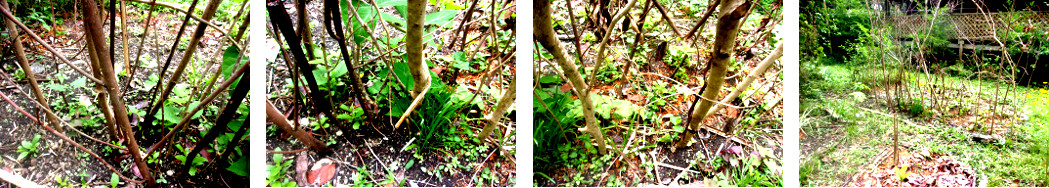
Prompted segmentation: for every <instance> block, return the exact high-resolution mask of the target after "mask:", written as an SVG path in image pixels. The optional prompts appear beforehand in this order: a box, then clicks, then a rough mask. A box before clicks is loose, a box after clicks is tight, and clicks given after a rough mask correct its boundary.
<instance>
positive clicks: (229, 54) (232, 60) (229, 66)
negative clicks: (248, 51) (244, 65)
mask: <svg viewBox="0 0 1049 188" xmlns="http://www.w3.org/2000/svg"><path fill="white" fill-rule="evenodd" d="M238 56H240V48H237V46H230V47H229V48H226V51H225V52H223V53H222V77H223V78H226V79H229V76H230V74H232V73H233V68H234V67H233V66H234V65H236V64H237V57H238ZM245 61H247V59H243V58H242V59H241V62H245Z"/></svg>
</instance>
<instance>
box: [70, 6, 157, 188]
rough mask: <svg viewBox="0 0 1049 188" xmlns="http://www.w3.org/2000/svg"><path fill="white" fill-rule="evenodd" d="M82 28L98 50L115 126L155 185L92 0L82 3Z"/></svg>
mask: <svg viewBox="0 0 1049 188" xmlns="http://www.w3.org/2000/svg"><path fill="white" fill-rule="evenodd" d="M83 4H84V5H83V6H84V9H83V11H84V15H85V16H84V28H86V31H87V34H88V35H89V37H87V39H88V40H92V42H93V44H94V46H95V50H96V51H97V52H98V54H99V56H98V59H99V60H100V61H99V62H98V63H99V65H101V66H100V67H101V68H102V70H101V72H102V73H103V76H105V79H106V82H105V85H106V93H107V95H109V102H110V104H112V105H111V106H112V108H111V109H112V110H113V116H114V117H115V120H116V124H117V126H120V128H121V129H123V131H124V135H125V136H124V137H125V139H126V140H127V143H128V149H129V150H130V151H129V152H130V153H131V156H132V159H134V161H135V166H137V167H138V170H139V172H141V174H142V178H143V179H145V181H146V184H147V185H148V186H150V187H155V186H156V184H157V182H156V180H154V179H153V174H152V171H150V170H149V166H147V164H146V162H145V160H144V159H145V158H144V157H143V156H142V153H140V151H139V147H138V142H137V141H135V133H134V132H132V130H131V122H130V120H129V119H128V114H127V106H126V105H125V104H124V98H123V94H122V93H121V92H120V85H119V82H117V75H116V74H117V73H116V71H114V70H113V63H112V59H109V56H107V54H109V53H110V52H109V51H107V49H105V46H104V45H105V41H104V40H105V36H103V35H102V19H100V18H99V16H98V14H96V12H98V7H97V5H96V3H95V1H94V0H85V1H84V3H83Z"/></svg>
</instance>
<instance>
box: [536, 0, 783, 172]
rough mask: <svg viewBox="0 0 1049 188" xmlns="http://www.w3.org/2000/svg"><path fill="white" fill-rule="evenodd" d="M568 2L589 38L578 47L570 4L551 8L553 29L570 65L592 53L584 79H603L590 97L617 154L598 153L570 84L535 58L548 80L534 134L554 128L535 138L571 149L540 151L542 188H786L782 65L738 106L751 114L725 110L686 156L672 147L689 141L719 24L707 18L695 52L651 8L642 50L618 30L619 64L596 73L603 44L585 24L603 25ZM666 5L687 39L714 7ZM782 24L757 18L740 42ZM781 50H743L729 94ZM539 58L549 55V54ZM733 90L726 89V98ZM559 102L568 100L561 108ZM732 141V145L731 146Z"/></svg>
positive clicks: (614, 47) (612, 48)
mask: <svg viewBox="0 0 1049 188" xmlns="http://www.w3.org/2000/svg"><path fill="white" fill-rule="evenodd" d="M567 3H572V6H573V7H574V10H575V12H574V15H575V16H576V17H577V18H576V21H577V24H579V25H580V30H581V31H584V32H583V33H580V36H581V38H580V39H575V37H574V34H573V33H572V29H571V24H570V23H569V22H568V20H569V19H568V17H569V16H570V15H569V13H568V11H567V9H566V7H567V5H566V2H564V1H558V2H554V3H553V4H552V7H553V8H554V10H555V11H554V12H553V13H554V18H555V19H554V20H561V21H564V22H563V23H560V24H558V25H556V26H555V28H554V30H555V32H556V34H557V36H558V38H559V39H561V42H562V44H563V46H564V47H565V48H566V49H565V53H566V55H568V56H569V57H571V58H569V60H570V61H574V60H575V59H577V58H579V57H578V56H577V50H576V46H575V44H574V43H575V41H574V40H578V41H579V43H580V47H582V48H583V49H585V50H583V52H582V55H583V56H584V58H583V59H584V61H583V63H582V64H580V65H579V66H580V67H583V68H581V69H583V70H584V71H583V75H584V77H589V75H588V73H590V72H597V73H596V74H597V76H596V79H597V81H595V82H594V85H592V86H591V87H592V88H594V89H593V91H592V92H591V95H592V99H593V100H594V103H595V104H594V105H595V111H596V112H597V118H598V119H599V120H600V122H601V124H600V125H601V126H602V130H603V131H604V134H605V136H606V139H608V140H610V141H612V142H610V143H609V144H612V146H611V147H612V149H610V150H609V152H610V154H607V155H599V154H597V151H596V148H595V147H594V146H593V144H592V143H591V141H590V140H591V138H590V137H589V135H586V134H583V133H580V132H578V131H575V130H576V128H581V127H583V126H584V124H585V121H584V120H583V119H582V113H581V112H580V111H579V110H578V108H579V102H578V100H576V99H577V97H575V96H574V95H572V94H570V92H569V91H570V90H569V89H570V88H571V86H569V85H568V83H567V81H564V80H563V79H564V78H563V77H561V76H559V74H560V69H559V68H557V67H556V65H555V64H554V63H553V62H551V61H552V60H551V59H544V58H538V57H537V64H536V65H535V67H536V68H538V69H540V70H539V71H541V72H542V74H540V75H536V76H537V77H540V78H539V82H538V84H539V87H537V88H536V89H535V90H534V91H535V92H536V93H538V94H539V96H538V97H536V98H535V99H534V100H535V102H533V103H534V104H533V107H534V108H536V110H535V113H536V115H535V118H536V119H537V120H535V121H536V122H537V125H536V126H537V127H536V129H540V130H537V131H542V129H544V128H543V127H547V126H548V127H553V128H552V129H550V128H546V129H550V130H551V131H552V132H553V133H549V134H552V136H550V137H547V136H545V135H542V134H537V135H535V136H533V137H535V139H537V140H539V139H545V140H543V141H549V142H557V141H555V140H558V139H563V140H567V142H565V143H563V144H561V145H557V146H548V147H551V148H550V149H549V151H547V152H544V151H536V155H537V157H536V162H535V166H534V167H533V168H534V170H535V171H536V175H535V176H534V181H535V182H536V184H535V185H536V186H644V185H690V186H696V185H698V186H719V185H720V186H728V185H737V186H747V185H750V186H775V185H778V184H777V183H776V182H779V181H780V180H779V179H780V173H781V169H780V167H779V165H780V162H779V159H780V157H781V156H782V148H781V145H782V130H781V128H782V105H781V103H780V100H779V99H777V97H779V96H780V92H781V91H782V85H781V84H780V80H781V79H780V78H781V77H780V73H779V72H780V71H779V70H780V68H779V67H780V66H779V64H774V65H773V66H772V67H771V68H769V70H768V71H767V72H766V73H765V74H764V75H761V76H760V77H758V78H757V79H756V80H755V81H754V83H753V84H751V85H750V88H751V89H747V91H746V92H744V94H743V95H741V98H740V100H736V101H733V105H737V106H745V107H748V108H745V109H736V108H732V107H727V108H725V109H724V110H722V111H720V112H719V113H717V114H716V115H715V116H713V117H708V118H707V119H706V120H704V122H703V123H702V124H703V125H704V126H706V127H709V128H710V129H703V130H701V131H700V132H699V135H697V138H696V139H697V141H696V142H695V143H693V144H692V145H691V146H690V147H687V148H681V149H671V148H674V147H673V144H674V143H675V142H676V141H678V140H679V139H680V137H681V134H680V133H681V132H682V127H681V126H683V125H684V124H685V121H686V118H687V117H688V111H689V109H690V108H689V107H690V105H691V104H693V102H694V100H695V98H694V97H693V95H694V93H698V92H699V90H700V88H702V86H703V77H704V76H705V73H704V72H702V70H701V69H702V67H704V66H706V64H704V63H702V62H705V61H706V59H709V57H706V56H707V54H709V48H711V46H709V45H710V44H708V43H712V41H713V39H712V38H713V35H714V31H713V29H712V28H714V27H713V25H714V23H715V22H716V19H714V18H713V17H712V18H710V19H709V20H707V22H706V24H707V25H706V26H705V27H704V28H705V29H704V30H702V32H697V33H696V35H699V36H700V40H704V41H706V42H698V44H697V47H693V46H690V45H689V43H688V42H684V41H679V40H676V39H677V38H678V37H679V36H675V35H674V34H673V33H672V32H671V31H670V29H669V28H668V27H666V26H665V25H666V24H665V23H664V21H663V20H662V17H661V15H660V14H659V10H657V9H656V8H655V7H656V6H655V5H651V11H650V12H649V13H648V15H647V17H646V20H645V22H644V23H645V24H644V25H645V28H644V29H645V34H644V36H643V40H644V42H638V41H634V40H635V38H634V37H635V35H636V33H637V32H636V31H635V30H632V29H633V28H630V29H625V30H627V31H626V32H625V33H623V32H621V31H620V29H623V28H622V27H620V28H617V29H616V31H615V34H614V35H616V36H617V37H611V38H610V42H609V52H607V53H608V56H609V58H610V59H615V60H614V61H610V62H608V63H606V64H605V67H596V68H595V66H597V65H595V64H596V63H595V62H596V61H594V60H592V59H593V58H596V57H597V54H598V52H597V51H598V41H600V38H598V37H596V36H595V33H596V32H594V30H596V29H595V27H594V26H593V25H588V24H587V23H590V21H591V20H590V19H595V17H594V16H587V15H585V12H584V11H582V10H584V9H586V10H589V9H590V8H592V7H588V6H594V5H593V4H589V3H587V2H586V1H567ZM624 4H625V2H623V1H619V2H615V1H614V2H612V5H610V6H609V7H614V8H610V9H609V11H610V12H611V13H612V14H615V13H616V11H619V9H620V8H621V7H623V6H625V5H624ZM770 4H771V3H770ZM662 6H665V7H666V9H667V11H668V12H669V14H671V15H669V17H670V18H672V19H673V20H675V24H676V26H675V27H677V29H678V30H680V31H681V32H688V30H689V29H690V28H691V27H692V26H694V25H695V24H697V22H698V20H699V18H698V17H699V16H701V15H702V12H703V11H705V9H706V8H705V7H702V6H699V7H696V6H694V5H692V6H689V3H685V2H669V3H664V4H663V5H662ZM757 6H763V5H757ZM641 7H644V2H643V1H638V3H637V4H635V5H634V9H632V10H633V12H632V16H630V19H639V18H637V15H639V14H640V11H641V10H642V8H641ZM700 8H701V10H695V9H700ZM763 8H765V9H770V8H772V7H771V5H769V6H766V7H763ZM690 9H692V10H690ZM697 12H698V13H697ZM691 13H696V14H695V15H690V14H691ZM776 17H777V16H772V17H770V16H767V15H761V14H760V13H756V12H755V13H753V14H752V15H750V17H748V20H746V21H744V22H743V23H744V24H742V25H743V26H742V27H743V30H746V31H748V32H749V33H750V34H748V32H741V36H739V40H747V39H757V38H761V37H757V36H756V35H757V34H759V33H762V32H757V31H754V30H757V28H758V27H759V26H760V24H762V23H764V22H762V21H764V19H766V18H776ZM635 21H636V20H635ZM631 23H636V22H631ZM615 24H619V23H615ZM624 26H625V24H624ZM631 27H633V26H631ZM766 29H768V28H766ZM762 31H765V30H762ZM769 33H770V36H775V35H776V34H774V33H776V32H774V31H771V29H769ZM772 38H775V37H772ZM635 45H636V46H637V47H639V50H638V52H637V53H638V54H637V55H635V56H632V57H633V59H630V57H631V56H629V53H630V52H632V50H631V49H630V48H632V47H634V46H635ZM751 47H753V48H751ZM774 48H775V43H771V44H769V43H767V42H761V43H759V44H753V41H750V40H747V41H746V42H743V43H740V44H739V45H737V52H736V55H737V57H735V60H736V62H739V63H738V65H737V66H733V67H731V68H730V71H729V73H728V75H730V76H731V77H730V78H728V79H726V82H725V86H724V88H735V87H736V85H737V84H739V82H741V81H742V80H743V77H745V76H746V75H747V74H748V73H749V71H751V70H753V68H754V67H756V66H757V64H758V63H760V61H761V60H762V59H763V58H764V57H766V56H768V54H769V52H770V51H771V50H772V49H774ZM541 53H543V54H542V55H543V56H546V55H547V54H546V52H545V51H543V52H541ZM540 57H541V56H540ZM664 57H666V58H664ZM628 64H630V65H628ZM628 67H629V68H630V69H631V70H636V72H633V73H631V78H630V79H625V75H624V71H623V70H626V69H627V68H628ZM595 70H596V71H595ZM730 90H731V89H727V90H723V92H722V93H721V96H725V95H727V94H728V93H729V92H730ZM561 96H569V98H568V99H566V100H561V99H560V98H559V97H561ZM540 100H542V104H540V103H541V102H540ZM562 109H563V111H562ZM577 113H578V114H577ZM562 114H568V115H562ZM576 115H578V116H576ZM555 121H556V123H552V122H555ZM544 122H545V124H544ZM726 125H730V126H731V127H734V128H735V129H736V130H727V132H726V130H724V129H722V128H723V127H725V126H726ZM561 126H563V127H561ZM561 130H563V135H561V134H562V133H561ZM711 130H713V131H711ZM544 134H547V133H544ZM559 137H560V138H559ZM730 137H731V138H732V141H729V138H730ZM543 141H540V142H543ZM537 147H538V146H537ZM544 147H547V146H544ZM547 160H550V161H556V162H548V161H547ZM748 178H753V179H748Z"/></svg>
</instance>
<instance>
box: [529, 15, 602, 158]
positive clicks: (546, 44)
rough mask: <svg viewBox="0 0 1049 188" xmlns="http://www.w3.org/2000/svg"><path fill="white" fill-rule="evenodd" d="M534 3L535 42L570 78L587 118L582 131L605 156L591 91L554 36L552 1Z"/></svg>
mask: <svg viewBox="0 0 1049 188" xmlns="http://www.w3.org/2000/svg"><path fill="white" fill-rule="evenodd" d="M532 3H534V4H533V7H532V11H533V13H532V20H533V21H532V23H533V24H532V26H533V28H534V29H535V31H534V32H535V33H534V35H535V40H536V41H537V42H539V44H540V45H542V46H543V48H546V51H548V52H550V54H552V55H553V56H554V61H556V62H557V64H558V66H560V67H561V70H562V71H564V74H565V77H568V80H569V81H570V82H571V83H572V86H573V87H574V89H575V93H576V96H578V97H579V101H580V102H581V103H582V108H583V115H584V116H585V118H586V128H583V129H582V130H581V131H583V132H587V133H590V136H591V137H593V138H594V140H595V142H596V143H597V147H598V148H597V149H598V151H599V152H600V153H601V154H602V155H603V154H605V153H607V149H606V148H605V136H604V133H602V132H601V127H599V126H598V125H597V124H598V122H597V118H595V117H594V104H593V102H592V101H590V93H589V92H586V91H589V89H587V88H588V87H587V85H586V82H585V81H583V76H582V75H580V74H579V68H578V67H576V65H575V63H571V62H569V61H568V60H567V59H566V57H565V54H564V50H563V49H562V48H561V41H559V40H557V36H555V34H554V28H553V23H552V16H551V10H550V1H548V0H538V1H533V2H532Z"/></svg>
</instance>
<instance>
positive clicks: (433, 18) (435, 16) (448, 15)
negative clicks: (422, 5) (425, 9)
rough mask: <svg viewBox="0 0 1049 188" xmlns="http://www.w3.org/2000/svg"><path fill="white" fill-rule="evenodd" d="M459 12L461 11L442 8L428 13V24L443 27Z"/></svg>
mask: <svg viewBox="0 0 1049 188" xmlns="http://www.w3.org/2000/svg"><path fill="white" fill-rule="evenodd" d="M457 14H459V11H455V10H442V11H439V12H434V13H430V14H427V15H426V25H430V24H433V25H438V26H442V27H443V26H444V25H446V24H448V23H449V22H452V18H455V15H457Z"/></svg>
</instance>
